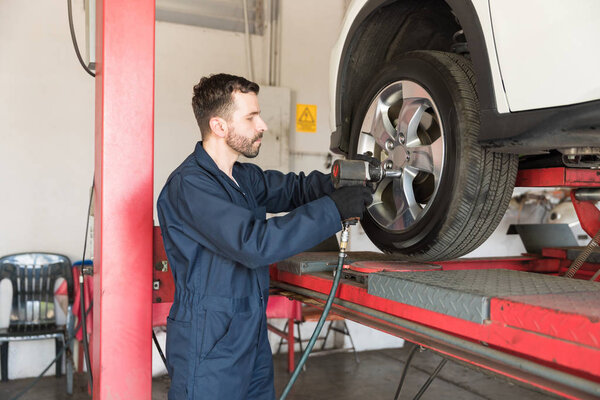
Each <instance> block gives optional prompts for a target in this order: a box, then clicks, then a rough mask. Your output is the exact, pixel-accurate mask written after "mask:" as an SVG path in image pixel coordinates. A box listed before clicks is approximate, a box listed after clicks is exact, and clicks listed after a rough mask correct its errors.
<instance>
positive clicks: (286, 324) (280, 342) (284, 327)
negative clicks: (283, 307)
mask: <svg viewBox="0 0 600 400" xmlns="http://www.w3.org/2000/svg"><path fill="white" fill-rule="evenodd" d="M288 321H289V320H288ZM288 321H286V323H285V325H284V326H283V332H284V333H286V332H287V330H288V323H289V322H288ZM283 340H284V339H283V336H282V337H280V338H279V346H277V353H275V354H279V352H280V351H281V345H282V344H283Z"/></svg>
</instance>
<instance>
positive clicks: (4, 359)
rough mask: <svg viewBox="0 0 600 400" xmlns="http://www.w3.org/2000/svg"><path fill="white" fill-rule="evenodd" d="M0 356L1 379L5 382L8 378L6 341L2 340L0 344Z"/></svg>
mask: <svg viewBox="0 0 600 400" xmlns="http://www.w3.org/2000/svg"><path fill="white" fill-rule="evenodd" d="M0 353H1V355H0V358H1V362H0V364H2V365H0V368H2V381H3V382H6V381H7V380H8V342H2V344H1V345H0Z"/></svg>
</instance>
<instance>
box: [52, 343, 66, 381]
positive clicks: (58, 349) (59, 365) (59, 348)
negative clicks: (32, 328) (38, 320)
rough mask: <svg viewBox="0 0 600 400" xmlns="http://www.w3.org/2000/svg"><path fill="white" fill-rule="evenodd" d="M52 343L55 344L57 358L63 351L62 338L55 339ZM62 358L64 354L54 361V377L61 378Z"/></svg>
mask: <svg viewBox="0 0 600 400" xmlns="http://www.w3.org/2000/svg"><path fill="white" fill-rule="evenodd" d="M54 342H55V343H56V344H55V346H54V348H55V351H56V356H58V355H59V354H60V352H61V351H62V349H63V346H64V343H63V338H55V339H54ZM63 358H65V356H64V354H63V355H61V356H60V357H59V358H58V360H56V364H55V366H56V376H58V377H61V376H62V361H63Z"/></svg>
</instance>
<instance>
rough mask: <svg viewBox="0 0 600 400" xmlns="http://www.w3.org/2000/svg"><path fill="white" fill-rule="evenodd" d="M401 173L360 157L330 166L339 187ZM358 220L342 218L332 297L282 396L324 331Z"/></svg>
mask: <svg viewBox="0 0 600 400" xmlns="http://www.w3.org/2000/svg"><path fill="white" fill-rule="evenodd" d="M401 176H402V171H395V170H391V169H385V168H383V167H382V166H381V165H380V164H379V163H373V162H367V161H361V160H336V161H335V162H334V163H333V166H332V168H331V179H332V181H333V186H334V187H335V188H336V189H339V188H340V187H342V186H350V185H361V184H362V185H366V184H367V183H373V182H380V181H382V180H383V179H384V178H386V177H388V178H399V177H401ZM358 221H359V218H349V219H346V220H344V221H343V222H342V233H341V236H340V252H339V253H338V263H337V267H336V269H335V272H334V275H333V284H332V285H331V291H330V292H329V297H327V302H326V303H325V307H324V308H323V313H322V314H321V318H319V322H317V326H316V328H315V331H314V332H313V334H312V336H311V337H310V340H309V341H308V345H307V346H306V350H305V351H304V354H302V358H301V359H300V361H299V362H298V365H297V366H296V369H295V370H294V373H293V374H292V377H291V378H290V381H289V382H288V384H287V386H286V387H285V389H284V390H283V393H282V394H281V397H280V398H279V400H284V399H285V398H286V397H287V395H288V394H289V392H290V390H291V389H292V386H293V385H294V383H295V382H296V379H298V375H300V371H302V367H303V366H304V364H305V363H306V360H307V359H308V356H309V355H310V352H311V351H312V348H313V346H314V345H315V342H316V341H317V338H318V337H319V334H320V333H321V329H322V328H323V324H324V323H325V320H326V319H327V315H329V311H330V310H331V305H332V304H333V299H334V298H335V293H336V292H337V288H338V285H339V283H340V278H341V276H342V268H343V266H344V259H345V258H346V248H347V246H348V237H349V236H350V225H355V224H356V223H357V222H358ZM292 328H293V327H290V329H292ZM288 351H294V349H288Z"/></svg>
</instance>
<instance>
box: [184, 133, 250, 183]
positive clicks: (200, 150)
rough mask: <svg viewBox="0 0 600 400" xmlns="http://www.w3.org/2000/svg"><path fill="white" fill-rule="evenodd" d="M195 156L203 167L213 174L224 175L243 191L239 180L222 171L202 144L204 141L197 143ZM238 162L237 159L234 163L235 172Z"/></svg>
mask: <svg viewBox="0 0 600 400" xmlns="http://www.w3.org/2000/svg"><path fill="white" fill-rule="evenodd" d="M194 157H195V158H196V162H197V163H198V165H199V166H200V167H201V168H204V169H205V170H207V171H208V172H210V173H211V174H213V175H218V176H222V177H224V178H225V179H226V180H227V182H229V183H230V184H231V186H233V187H234V188H235V189H236V190H238V191H240V192H242V190H241V188H240V186H239V185H238V184H237V182H235V181H234V180H232V179H231V178H230V177H229V176H228V175H227V174H226V173H225V172H223V171H221V169H220V168H219V166H218V165H217V163H216V162H215V160H213V159H212V157H211V156H210V154H208V153H207V152H206V150H204V147H203V146H202V141H199V142H198V143H196V148H195V149H194ZM238 164H239V163H238V162H237V161H236V162H235V163H234V164H233V172H234V173H235V170H236V167H237V166H238ZM236 179H237V178H236ZM242 193H243V192H242Z"/></svg>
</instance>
